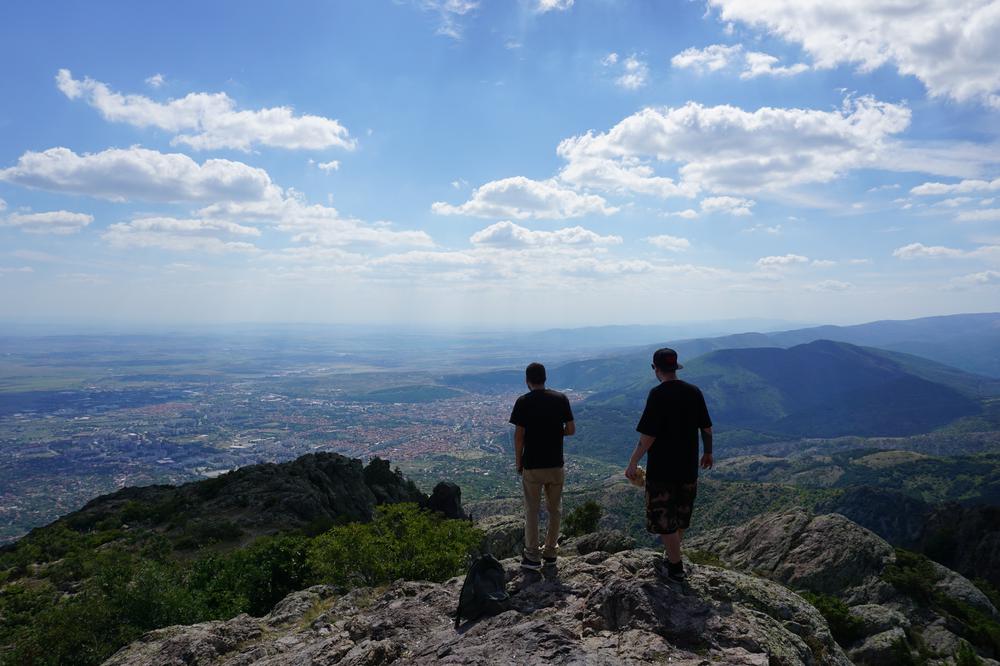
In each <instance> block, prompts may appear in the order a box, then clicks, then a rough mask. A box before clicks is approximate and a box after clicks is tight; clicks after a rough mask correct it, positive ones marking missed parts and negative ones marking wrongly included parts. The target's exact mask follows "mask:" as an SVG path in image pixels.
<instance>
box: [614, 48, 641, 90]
mask: <svg viewBox="0 0 1000 666" xmlns="http://www.w3.org/2000/svg"><path fill="white" fill-rule="evenodd" d="M622 70H623V71H622V74H621V76H619V77H618V78H616V79H615V84H616V85H617V86H618V87H620V88H625V89H626V90H638V89H639V88H642V87H643V86H644V85H646V82H647V81H648V80H649V66H648V65H646V63H645V62H643V61H642V60H639V59H638V58H637V57H636V56H635V54H633V55H630V56H629V57H627V58H625V60H624V61H623V62H622Z"/></svg>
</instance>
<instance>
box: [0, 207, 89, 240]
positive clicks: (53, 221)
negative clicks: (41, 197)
mask: <svg viewBox="0 0 1000 666" xmlns="http://www.w3.org/2000/svg"><path fill="white" fill-rule="evenodd" d="M0 209H2V208H0ZM93 221H94V216H93V215H87V214H86V213H71V212H69V211H66V210H55V211H50V212H46V213H12V214H11V215H8V216H7V217H6V218H0V226H4V227H17V228H18V229H20V230H21V231H23V232H25V233H29V234H57V235H66V234H72V233H76V232H78V231H80V230H81V229H83V228H84V227H86V226H87V225H88V224H90V223H91V222H93Z"/></svg>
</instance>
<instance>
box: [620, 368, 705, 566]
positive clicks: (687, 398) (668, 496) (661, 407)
mask: <svg viewBox="0 0 1000 666" xmlns="http://www.w3.org/2000/svg"><path fill="white" fill-rule="evenodd" d="M682 367H684V366H682V365H680V364H679V363H678V362H677V352H675V351H674V350H673V349H666V348H664V349H658V350H657V351H656V353H655V354H653V370H654V371H655V372H656V378H657V379H659V380H660V384H659V385H658V386H656V387H655V388H653V389H652V390H651V391H650V392H649V397H648V398H647V399H646V409H645V410H643V412H642V418H640V419H639V425H637V426H636V428H635V429H636V430H637V431H639V435H640V437H639V443H638V444H636V447H635V451H633V452H632V458H631V459H630V460H629V463H628V468H627V469H626V470H625V476H627V477H628V478H629V479H630V480H632V479H635V478H636V473H637V466H638V464H639V460H641V459H642V457H643V456H644V455H646V454H647V452H648V454H649V457H648V458H647V460H646V529H647V530H649V531H650V532H653V533H655V534H659V535H660V539H661V540H662V541H663V545H664V548H665V549H666V557H667V575H668V576H669V577H670V578H672V579H674V580H683V579H684V565H683V564H682V562H681V539H682V538H683V536H684V530H685V529H687V528H688V527H690V525H691V511H692V509H693V508H694V499H695V496H696V495H697V492H698V464H699V461H698V433H699V432H701V440H702V443H703V444H704V447H705V454H704V455H703V456H702V457H701V467H702V468H703V469H710V468H711V467H712V463H713V458H712V419H711V418H710V417H709V416H708V407H707V406H706V405H705V397H704V396H703V395H702V394H701V390H699V389H698V387H697V386H695V385H694V384H688V383H687V382H684V381H681V380H679V379H677V371H678V370H680V369H681V368H682Z"/></svg>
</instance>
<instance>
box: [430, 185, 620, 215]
mask: <svg viewBox="0 0 1000 666" xmlns="http://www.w3.org/2000/svg"><path fill="white" fill-rule="evenodd" d="M431 210H432V211H434V212H435V213H437V214H439V215H469V216H472V217H495V218H502V217H507V218H514V219H518V220H523V219H526V218H531V217H533V218H537V219H563V218H570V217H581V216H583V215H590V214H601V215H611V214H612V213H615V212H616V211H617V210H618V209H617V208H613V207H610V206H608V205H607V202H606V201H605V200H604V199H602V198H601V197H599V196H597V195H593V194H580V193H578V192H575V191H573V190H572V189H569V188H567V187H564V186H562V185H560V184H559V183H558V182H557V181H555V180H532V179H530V178H525V177H524V176H514V177H512V178H504V179H502V180H495V181H492V182H489V183H486V184H485V185H482V186H481V187H478V188H476V190H475V191H473V193H472V196H471V197H470V198H469V200H468V201H466V202H465V203H464V204H461V205H459V206H453V205H451V204H448V203H445V202H443V201H438V202H435V203H434V204H433V205H432V206H431Z"/></svg>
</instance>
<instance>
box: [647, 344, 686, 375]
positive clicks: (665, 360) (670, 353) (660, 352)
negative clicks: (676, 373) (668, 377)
mask: <svg viewBox="0 0 1000 666" xmlns="http://www.w3.org/2000/svg"><path fill="white" fill-rule="evenodd" d="M653 367H655V368H658V369H660V370H663V371H664V372H670V371H672V370H680V369H681V368H683V367H684V366H683V365H681V364H680V363H678V362H677V352H675V351H674V350H673V349H670V348H669V347H664V348H663V349H657V350H656V351H655V352H654V353H653Z"/></svg>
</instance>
